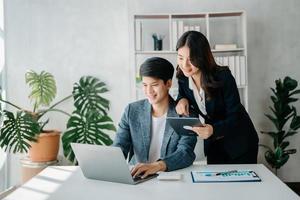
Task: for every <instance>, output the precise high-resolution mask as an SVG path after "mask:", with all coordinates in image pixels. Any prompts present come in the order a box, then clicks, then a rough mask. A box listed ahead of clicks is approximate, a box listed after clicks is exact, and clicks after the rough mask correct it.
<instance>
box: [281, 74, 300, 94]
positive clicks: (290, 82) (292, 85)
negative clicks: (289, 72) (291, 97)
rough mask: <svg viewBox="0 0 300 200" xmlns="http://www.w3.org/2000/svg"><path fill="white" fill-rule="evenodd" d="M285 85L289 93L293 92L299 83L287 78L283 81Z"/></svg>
mask: <svg viewBox="0 0 300 200" xmlns="http://www.w3.org/2000/svg"><path fill="white" fill-rule="evenodd" d="M283 85H284V87H285V88H286V89H288V90H289V91H292V90H294V89H295V88H296V87H297V86H298V83H297V81H296V80H294V79H292V78H290V77H289V76H287V77H285V78H284V80H283Z"/></svg>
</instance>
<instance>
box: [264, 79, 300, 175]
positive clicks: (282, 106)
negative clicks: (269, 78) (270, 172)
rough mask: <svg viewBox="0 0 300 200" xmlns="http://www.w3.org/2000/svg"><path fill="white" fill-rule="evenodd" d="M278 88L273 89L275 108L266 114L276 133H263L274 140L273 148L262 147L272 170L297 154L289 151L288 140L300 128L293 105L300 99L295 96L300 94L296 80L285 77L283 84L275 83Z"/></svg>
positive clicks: (279, 81)
mask: <svg viewBox="0 0 300 200" xmlns="http://www.w3.org/2000/svg"><path fill="white" fill-rule="evenodd" d="M275 84H276V88H275V89H274V88H271V90H272V92H273V95H272V96H271V100H272V102H273V106H272V107H271V106H270V110H271V111H272V114H265V116H266V117H267V118H268V119H270V120H271V122H272V123H273V124H274V126H275V129H276V130H275V131H261V133H262V134H267V135H268V136H270V137H271V138H272V140H273V141H272V142H273V147H272V148H271V147H269V146H267V145H261V146H263V147H265V148H266V149H267V151H266V152H265V159H266V161H267V162H268V163H269V164H270V166H271V167H272V168H275V173H276V175H277V170H278V169H279V168H280V167H281V166H283V165H284V164H285V163H286V162H287V161H288V159H289V155H290V154H294V153H296V149H287V147H288V146H289V144H290V142H289V141H287V138H288V137H290V136H292V135H295V134H297V130H298V129H299V128H300V116H299V115H298V114H297V110H296V108H295V107H294V106H293V105H291V104H292V103H294V102H296V101H297V100H298V99H297V98H295V97H294V95H296V94H299V93H300V90H299V89H298V90H296V88H297V86H298V83H297V81H296V80H294V79H292V78H290V77H288V76H287V77H285V78H284V80H283V82H282V81H281V79H279V80H276V81H275Z"/></svg>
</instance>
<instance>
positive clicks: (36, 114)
mask: <svg viewBox="0 0 300 200" xmlns="http://www.w3.org/2000/svg"><path fill="white" fill-rule="evenodd" d="M25 78H26V83H27V84H28V85H29V86H30V87H31V90H32V91H31V93H30V95H29V98H30V99H31V100H32V101H33V109H32V111H30V110H27V109H24V108H21V107H20V106H17V105H15V104H13V103H11V102H9V101H6V100H3V99H0V101H1V102H3V103H6V104H8V105H10V106H12V107H14V108H16V109H17V111H16V112H15V114H14V113H13V112H10V111H7V110H4V111H2V113H1V118H2V120H1V121H3V126H2V127H1V132H0V147H1V148H3V149H4V150H5V151H9V152H11V151H12V152H13V153H17V152H20V153H26V152H28V150H30V151H33V150H34V151H37V153H42V155H40V156H37V158H38V159H37V160H35V156H34V157H30V160H31V161H43V162H45V161H53V160H56V159H57V153H58V147H59V135H60V134H58V131H54V132H56V133H50V134H49V131H45V130H44V127H45V125H46V124H47V123H48V122H49V119H47V120H44V118H43V117H45V114H47V113H48V112H52V111H56V112H60V113H63V114H66V115H67V116H69V117H70V119H69V121H68V124H67V127H68V130H67V132H68V133H67V135H66V137H63V146H64V150H65V152H69V153H70V149H68V144H69V142H73V141H76V142H82V143H95V144H106V145H110V144H112V140H111V139H110V137H109V136H108V135H107V134H105V133H104V132H103V130H112V131H115V127H114V125H113V122H112V120H111V118H110V117H108V116H107V110H108V109H109V101H108V100H107V99H104V98H103V97H101V94H102V93H104V92H107V91H108V90H107V88H106V85H105V83H103V82H100V81H99V80H98V79H97V78H95V77H91V76H84V77H81V78H80V80H79V82H78V83H75V84H74V88H73V92H72V94H71V95H69V96H67V97H65V98H63V99H62V100H60V101H58V102H57V103H54V104H52V105H51V106H50V104H51V102H52V101H53V99H54V98H55V96H56V83H55V80H54V77H53V75H52V74H50V73H48V72H45V71H42V72H41V73H40V74H38V73H36V72H34V71H29V72H27V73H26V74H25ZM72 97H73V98H74V107H75V111H73V114H72V115H70V114H68V113H67V112H65V111H63V110H61V109H57V108H56V107H57V105H59V104H61V103H62V102H65V101H66V100H68V99H70V98H72ZM44 133H45V134H44ZM57 134H58V137H57ZM65 134H66V133H65ZM45 136H48V137H49V138H50V139H54V141H51V142H50V141H46V143H47V144H54V147H53V146H52V147H50V149H52V150H54V154H55V155H50V156H49V155H45V154H44V153H48V152H49V151H50V149H46V150H41V149H36V148H35V147H40V146H42V147H45V145H35V144H34V145H33V143H32V142H37V141H40V140H41V139H44V138H45ZM54 136H55V137H54ZM74 138H76V139H74ZM83 138H84V139H83ZM31 146H32V147H33V148H31ZM33 154H34V155H35V153H32V152H31V153H29V156H31V155H33ZM65 155H66V154H65ZM46 158H49V159H46ZM71 158H72V157H71ZM71 161H72V159H71Z"/></svg>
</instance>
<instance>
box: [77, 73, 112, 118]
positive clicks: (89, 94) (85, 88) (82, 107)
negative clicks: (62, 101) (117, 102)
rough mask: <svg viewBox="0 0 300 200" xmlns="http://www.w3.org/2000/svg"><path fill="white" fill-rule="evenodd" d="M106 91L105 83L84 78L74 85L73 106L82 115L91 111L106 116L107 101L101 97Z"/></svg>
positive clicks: (95, 79)
mask: <svg viewBox="0 0 300 200" xmlns="http://www.w3.org/2000/svg"><path fill="white" fill-rule="evenodd" d="M107 91H108V90H107V88H106V85H105V83H103V82H101V81H100V80H99V79H97V78H95V77H92V76H84V77H82V78H81V79H80V80H79V83H75V84H74V88H73V96H74V101H75V102H74V105H75V107H76V109H77V110H79V111H80V112H82V113H83V114H84V115H85V114H86V113H88V112H91V111H92V112H95V111H96V112H98V113H100V114H101V115H106V114H107V111H108V110H109V101H108V100H107V99H105V98H103V97H102V96H101V95H102V93H105V92H107Z"/></svg>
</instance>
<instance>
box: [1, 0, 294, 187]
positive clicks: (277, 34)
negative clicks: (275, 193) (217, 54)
mask: <svg viewBox="0 0 300 200" xmlns="http://www.w3.org/2000/svg"><path fill="white" fill-rule="evenodd" d="M299 9H300V1H298V0H290V1H280V0H272V1H271V0H265V1H259V0H249V1H246V0H244V1H242V0H239V1H238V0H227V1H217V0H186V1H182V0H180V1H179V0H165V1H161V0H151V1H149V0H127V1H124V0H114V1H104V0H103V1H100V0H85V1H80V0H72V1H68V0H56V1H53V0H43V1H40V0H6V1H5V11H6V12H5V22H6V36H7V41H6V56H7V57H6V62H7V69H8V77H7V80H8V99H9V100H14V101H16V103H18V104H21V105H25V106H29V103H28V102H26V97H27V95H28V89H27V88H26V87H25V86H24V73H25V71H26V70H27V69H35V70H42V69H46V70H47V71H49V72H51V73H53V74H54V76H55V77H56V79H57V83H58V98H57V99H60V98H62V97H63V96H64V95H65V94H66V93H69V92H70V91H71V87H72V83H73V82H74V81H76V80H78V78H79V77H80V76H81V75H85V74H90V75H95V76H97V77H99V78H100V79H101V80H103V81H105V82H106V83H107V84H108V86H109V88H110V90H111V92H110V93H109V95H108V98H109V99H110V100H111V108H112V109H111V112H110V114H111V116H112V117H113V119H114V120H115V124H116V125H117V122H118V120H119V119H120V116H121V114H122V111H123V108H124V106H125V105H126V104H127V103H128V102H129V101H130V100H131V97H130V92H131V88H130V86H131V85H130V83H131V82H132V81H131V80H130V69H131V68H130V66H129V51H128V49H129V48H130V47H132V44H129V42H128V41H129V36H130V35H129V31H131V30H128V27H131V26H132V25H131V24H128V17H129V18H130V17H132V15H133V14H135V13H166V12H194V13H196V12H204V11H227V10H246V12H247V15H248V20H247V21H248V57H249V59H248V66H249V112H250V115H251V117H252V119H253V121H254V123H255V126H256V128H257V130H258V131H259V130H266V129H268V128H271V124H270V122H269V121H268V120H267V119H266V118H265V117H264V115H263V113H265V112H268V105H269V104H270V100H269V95H270V94H271V93H270V90H269V87H270V86H273V84H274V83H273V82H274V80H275V79H276V78H278V77H283V76H285V75H290V76H292V77H293V78H298V77H300V70H299V69H298V68H297V66H298V65H297V64H298V60H299V57H300V54H299V52H300V41H299V39H298V35H299V33H300V26H299V22H298V19H299V18H300V13H299V12H298V10H299ZM298 80H299V78H298ZM62 107H64V108H65V109H66V110H68V111H70V110H71V108H70V103H69V104H65V105H63V106H62ZM296 107H297V108H298V109H299V111H300V106H299V103H298V104H296ZM51 120H52V122H51V124H50V125H55V127H57V128H59V129H61V130H64V127H65V120H66V118H65V117H64V116H61V115H55V118H51ZM259 135H260V134H259ZM260 136H261V135H260ZM265 139H266V138H262V137H261V142H264V141H265ZM299 143H300V134H299V135H297V136H295V137H294V138H293V140H291V147H296V148H298V151H300V148H299ZM260 155H262V152H260ZM260 162H264V161H263V159H262V158H260ZM16 163H18V161H17V159H15V158H13V159H12V161H11V165H10V166H11V173H10V175H11V177H12V178H11V181H10V183H11V184H13V183H15V182H17V180H18V178H19V173H18V170H19V165H17V164H16ZM299 167H300V152H298V153H297V154H296V155H292V156H291V158H290V160H289V162H288V163H287V164H286V165H285V166H284V167H283V168H282V170H280V171H279V175H280V177H282V179H283V180H285V181H300V173H299V170H298V169H299Z"/></svg>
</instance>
